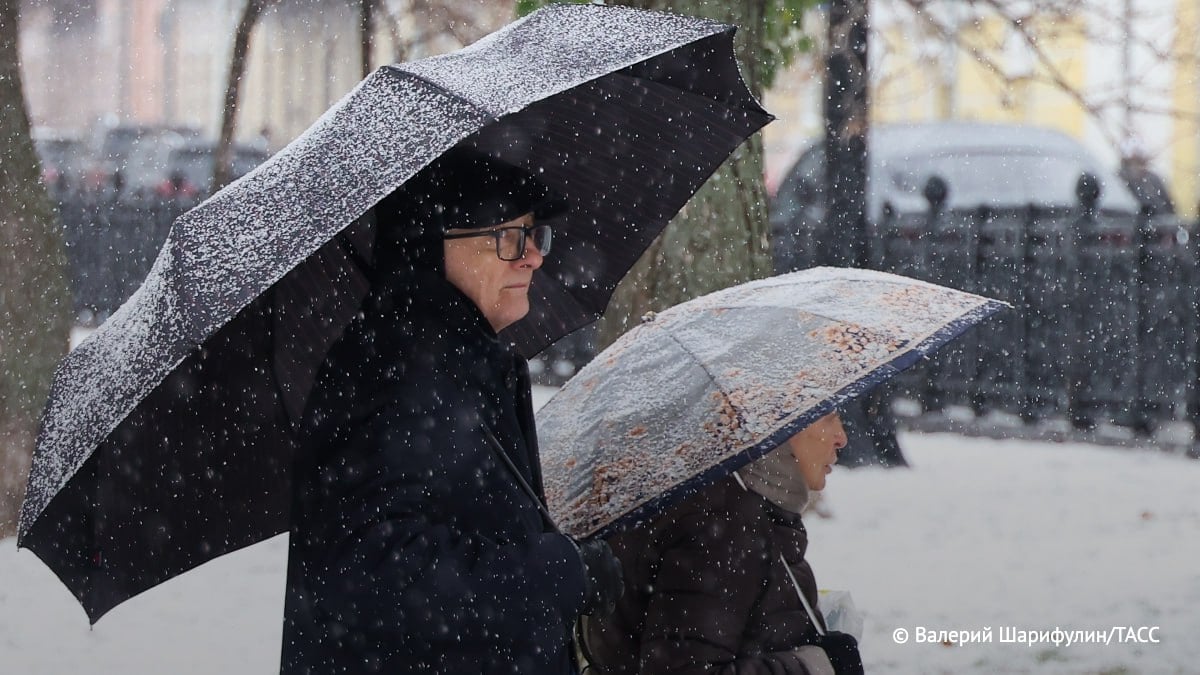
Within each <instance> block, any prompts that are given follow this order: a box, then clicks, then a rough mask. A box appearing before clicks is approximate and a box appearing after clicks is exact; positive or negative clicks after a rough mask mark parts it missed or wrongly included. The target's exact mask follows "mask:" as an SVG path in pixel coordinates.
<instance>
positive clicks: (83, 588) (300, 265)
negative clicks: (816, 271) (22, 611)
mask: <svg viewBox="0 0 1200 675" xmlns="http://www.w3.org/2000/svg"><path fill="white" fill-rule="evenodd" d="M733 31H734V27H732V26H728V25H724V24H719V23H716V22H712V21H707V20H701V19H693V18H689V17H683V16H677V15H669V14H662V13H655V12H645V11H640V10H634V9H630V8H624V7H604V6H595V5H561V6H553V7H549V8H546V9H544V10H541V11H539V12H536V13H534V14H531V15H529V16H528V17H525V18H524V19H522V20H520V21H518V22H516V23H514V24H511V25H510V26H508V27H506V28H504V29H502V30H500V31H498V32H496V33H494V34H492V35H490V36H488V37H486V38H484V39H482V40H480V41H479V42H478V43H476V44H474V45H472V46H471V47H468V48H466V49H463V50H461V51H458V52H455V53H452V54H448V55H444V56H438V57H433V58H429V59H424V60H421V61H416V62H412V63H405V64H398V65H393V66H387V67H383V68H380V69H379V70H377V71H375V72H374V73H373V74H371V75H370V76H368V77H367V78H366V79H365V80H363V81H362V82H361V83H360V84H359V85H358V87H357V88H355V90H354V91H352V92H351V93H350V94H348V95H347V96H346V97H345V98H343V99H342V100H341V101H340V102H339V103H337V104H336V105H335V106H333V107H332V108H331V109H330V110H329V111H328V112H326V114H325V115H324V116H322V118H321V119H320V120H318V121H317V122H316V123H315V124H314V125H313V127H312V128H310V129H309V130H308V131H307V132H306V133H305V134H304V135H302V136H301V137H300V138H298V139H297V140H295V141H294V142H292V143H291V144H290V145H288V146H287V147H286V148H284V149H283V150H282V151H281V152H280V153H279V154H277V155H276V156H274V157H272V158H271V159H270V160H268V161H267V162H266V163H264V164H263V165H261V166H260V167H258V168H257V169H256V170H255V171H253V172H251V173H250V174H248V175H247V176H245V177H243V178H242V179H240V180H238V181H237V182H235V183H233V184H231V185H230V186H228V187H227V188H225V189H224V190H222V191H221V192H219V193H217V194H216V195H214V196H213V197H212V198H211V199H209V200H208V201H206V202H205V203H203V204H201V205H200V206H198V207H197V208H195V209H194V210H192V211H190V212H188V213H186V214H184V215H183V216H181V217H180V218H179V219H178V220H177V221H176V222H175V223H174V225H173V227H172V229H171V232H170V234H169V236H168V238H167V241H166V243H165V244H164V245H163V248H162V251H161V252H160V254H159V256H158V258H157V260H156V261H155V264H154V266H153V269H152V270H151V272H150V274H149V276H148V277H147V279H146V280H145V282H144V283H143V285H142V286H141V288H139V289H138V291H137V292H136V293H135V294H134V295H133V297H131V298H130V299H129V301H127V302H126V303H125V305H124V306H122V307H121V309H120V310H119V311H118V312H117V313H116V314H114V315H113V317H112V318H111V319H109V321H108V322H106V323H105V324H104V325H103V326H101V328H100V329H99V330H98V331H97V332H96V333H95V334H94V335H93V336H92V337H91V338H90V339H88V340H87V341H85V342H84V343H83V344H82V345H80V346H79V347H78V348H77V349H76V350H75V351H74V352H72V353H71V354H70V355H69V356H68V357H67V358H66V359H65V361H64V362H63V364H62V365H61V367H60V369H59V371H58V373H57V374H56V377H55V381H54V383H53V386H52V390H51V395H50V400H49V403H48V404H47V407H46V410H45V413H44V415H43V423H42V429H41V433H40V435H39V438H38V442H37V449H36V454H35V457H34V464H33V469H32V472H31V475H30V481H29V490H28V493H27V496H26V500H25V503H24V504H23V506H22V511H21V523H20V535H19V537H20V538H19V543H20V545H21V546H25V547H28V548H30V549H32V550H33V551H34V552H35V553H36V554H37V555H38V556H39V557H41V558H42V559H43V560H44V561H45V562H46V563H47V564H48V565H49V566H50V567H51V568H52V569H54V571H55V572H56V573H57V574H58V575H59V577H60V578H61V579H62V580H63V582H64V583H65V584H66V585H67V586H68V587H69V588H70V589H71V591H72V592H73V593H74V594H75V595H76V597H78V598H79V600H80V602H81V603H82V604H83V606H84V608H85V609H86V610H87V612H88V615H89V617H90V618H91V619H92V620H93V621H94V620H95V619H97V618H98V617H99V616H100V615H102V614H103V613H104V612H106V611H107V610H108V609H110V608H112V607H113V606H115V605H116V604H118V603H120V602H121V601H123V600H124V599H126V598H128V597H130V596H132V595H135V594H137V593H139V592H141V591H143V590H145V589H147V588H149V587H151V586H154V585H155V584H157V583H160V582H162V581H164V580H166V579H168V578H170V577H172V576H174V575H176V574H179V573H181V572H183V571H185V570H187V569H190V568H192V567H194V566H196V565H199V564H201V563H203V562H205V561H206V560H209V559H211V558H213V557H216V556H218V555H221V554H222V553H225V552H228V551H232V550H235V549H237V548H240V547H242V546H246V545H248V544H251V543H254V542H256V541H259V540H261V539H263V538H265V537H268V536H271V535H273V534H276V533H278V532H281V531H284V530H286V529H287V526H288V514H287V508H288V507H287V504H288V498H289V493H290V483H289V469H290V465H291V458H292V454H293V445H294V443H295V438H294V432H293V429H294V425H295V423H296V420H297V418H298V417H299V415H300V413H301V412H302V410H303V407H304V402H305V399H306V397H307V395H308V390H309V388H310V387H311V383H312V378H313V376H314V374H315V371H316V368H317V367H318V366H319V364H320V362H321V361H322V359H323V358H324V355H325V354H326V353H327V350H328V348H329V346H330V344H331V343H332V342H333V341H334V340H335V339H336V338H337V337H338V335H340V333H341V331H342V329H343V328H344V326H345V325H346V323H347V322H348V321H349V320H350V318H351V317H352V316H353V315H354V314H355V312H356V311H357V309H358V306H359V303H361V301H362V298H363V297H364V296H365V294H366V292H367V291H368V289H369V284H370V278H371V275H370V269H369V268H370V265H371V262H370V261H371V253H372V246H373V243H374V238H375V232H374V218H373V214H372V212H371V208H372V207H373V206H374V205H375V204H377V203H378V202H379V201H380V200H381V199H382V198H383V197H385V196H387V195H388V194H390V193H391V192H393V191H394V190H395V189H396V188H397V187H399V186H400V185H401V184H403V183H404V182H405V181H406V180H408V179H409V178H410V177H411V176H413V175H414V174H415V173H416V172H418V171H419V170H421V169H422V168H423V167H425V166H427V165H428V164H429V163H430V162H432V161H433V160H435V159H436V158H437V157H439V156H440V155H441V154H442V153H444V152H445V151H446V150H448V149H450V148H452V147H455V146H470V147H472V148H475V149H477V150H480V151H483V152H486V153H488V154H491V155H493V156H496V157H498V158H500V159H502V160H504V161H505V162H508V163H511V164H514V165H517V166H520V167H522V168H524V169H526V170H529V171H531V172H532V173H534V174H535V175H537V176H538V177H539V179H540V180H542V181H544V182H545V183H546V184H547V185H548V186H550V187H551V188H552V189H553V190H554V191H556V192H557V193H559V194H561V195H563V196H565V197H566V199H567V200H568V202H569V203H570V208H569V209H568V210H567V211H566V212H565V213H563V214H562V215H559V216H557V217H556V218H555V219H554V220H552V221H551V224H552V225H553V226H554V228H555V235H554V241H555V243H554V251H553V254H552V255H551V256H550V257H549V258H548V259H547V261H546V263H545V265H544V266H543V267H542V268H541V269H540V270H538V272H537V274H536V275H535V277H534V282H533V287H532V290H531V293H530V299H531V305H532V309H531V312H530V314H529V316H528V317H526V319H524V320H523V321H521V322H519V323H518V324H515V325H514V326H512V327H511V328H510V329H509V330H508V331H506V336H507V337H508V338H509V339H511V340H512V341H513V342H514V343H515V344H516V345H517V347H518V349H520V350H521V351H522V353H524V354H526V355H532V354H534V353H536V352H538V351H540V350H541V349H542V348H544V347H545V346H546V345H547V344H549V343H550V342H553V341H554V340H556V339H557V338H559V337H561V336H562V335H564V334H566V333H568V332H570V331H571V330H573V329H575V328H578V327H580V326H582V325H584V324H586V323H588V322H590V321H592V320H594V319H595V318H596V317H598V316H599V314H600V312H602V311H603V309H604V307H605V305H606V304H607V302H608V299H609V297H610V296H611V294H612V292H613V289H614V288H615V286H616V283H617V281H619V279H620V278H621V277H622V276H623V275H624V274H625V272H626V271H628V269H629V268H630V267H631V266H632V264H633V263H634V262H635V261H636V260H637V258H638V257H639V256H640V255H641V253H642V252H643V250H644V249H645V247H646V246H648V245H649V243H650V242H651V241H652V240H653V238H654V237H655V236H657V234H658V233H659V232H660V231H661V229H662V228H663V227H664V226H665V224H666V223H667V221H668V220H669V219H670V218H671V217H672V216H673V215H674V214H675V213H677V212H678V210H679V209H680V208H681V207H682V206H683V204H684V203H685V202H686V201H687V200H688V199H689V198H690V197H691V195H692V194H693V193H694V191H695V190H696V189H697V188H698V187H699V186H700V184H701V183H703V181H704V180H705V179H706V178H707V177H708V176H709V175H710V174H711V172H712V171H714V170H715V169H716V167H717V166H718V165H720V163H721V162H723V161H724V160H725V159H726V158H727V157H728V155H729V153H730V152H732V151H733V149H734V148H735V147H737V145H738V144H740V143H741V142H742V141H743V140H744V139H745V138H746V137H747V136H749V135H750V134H752V133H753V132H754V131H756V130H757V129H759V128H760V127H761V126H763V125H764V124H766V123H767V122H768V121H769V120H770V116H769V115H767V114H766V113H765V112H764V111H763V110H762V108H761V107H760V106H759V104H758V103H757V102H756V101H755V100H754V98H753V96H752V95H751V94H750V92H749V91H748V90H747V89H746V86H745V84H744V83H743V82H742V80H741V77H740V75H739V73H738V70H737V65H736V62H735V61H734V58H733V50H732V36H733Z"/></svg>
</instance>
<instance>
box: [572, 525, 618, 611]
mask: <svg viewBox="0 0 1200 675" xmlns="http://www.w3.org/2000/svg"><path fill="white" fill-rule="evenodd" d="M575 544H576V545H577V546H578V547H579V556H580V557H581V558H583V567H584V571H585V572H586V573H585V575H584V579H585V584H586V585H585V587H584V590H583V613H584V614H587V615H589V616H592V615H598V616H605V615H607V614H611V613H612V611H613V609H615V608H616V606H617V600H618V599H620V597H621V594H622V593H624V592H625V581H624V578H623V575H622V574H621V561H620V560H617V556H615V555H613V552H612V549H611V548H609V546H608V542H606V541H604V540H603V539H593V540H591V541H584V542H578V541H577V542H575Z"/></svg>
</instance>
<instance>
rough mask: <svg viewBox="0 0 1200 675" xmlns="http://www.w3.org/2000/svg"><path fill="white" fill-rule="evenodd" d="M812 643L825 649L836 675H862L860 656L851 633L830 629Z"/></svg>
mask: <svg viewBox="0 0 1200 675" xmlns="http://www.w3.org/2000/svg"><path fill="white" fill-rule="evenodd" d="M813 644H815V645H816V646H818V647H820V648H821V649H824V650H825V653H826V654H827V655H828V656H829V662H830V663H832V664H833V671H834V672H835V673H837V675H863V664H862V656H861V655H859V653H858V640H855V639H854V636H853V635H851V634H849V633H842V632H839V631H836V630H831V631H828V632H826V633H825V634H824V635H822V636H821V637H819V638H817V640H816V642H814V643H813Z"/></svg>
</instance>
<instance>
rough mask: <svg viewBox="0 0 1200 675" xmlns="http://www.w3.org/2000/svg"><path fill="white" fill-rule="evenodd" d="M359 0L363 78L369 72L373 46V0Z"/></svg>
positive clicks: (360, 50) (360, 55) (360, 57)
mask: <svg viewBox="0 0 1200 675" xmlns="http://www.w3.org/2000/svg"><path fill="white" fill-rule="evenodd" d="M359 1H360V3H361V4H360V5H359V7H358V9H359V15H358V22H359V28H360V31H361V32H360V34H359V52H360V53H359V59H360V63H361V64H362V76H363V77H364V78H365V77H366V76H368V75H370V74H371V70H372V67H371V52H372V51H374V48H375V0H359Z"/></svg>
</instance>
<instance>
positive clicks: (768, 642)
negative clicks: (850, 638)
mask: <svg viewBox="0 0 1200 675" xmlns="http://www.w3.org/2000/svg"><path fill="white" fill-rule="evenodd" d="M609 543H610V544H611V545H612V547H613V551H614V552H615V553H616V554H617V557H618V558H619V559H620V560H621V564H622V566H623V568H624V570H625V581H626V586H625V595H624V596H623V597H622V598H621V600H620V601H619V602H618V603H617V611H616V612H615V613H614V614H612V615H611V616H609V617H607V618H606V619H604V620H603V621H594V620H593V621H591V622H590V623H589V625H588V631H587V638H588V639H587V644H588V646H589V648H590V650H591V656H592V657H593V660H594V662H596V663H598V664H599V665H601V666H602V667H603V668H604V670H603V671H602V672H604V673H605V674H606V675H607V674H610V673H621V674H633V673H641V674H642V675H656V674H658V673H668V672H669V673H678V674H685V673H722V674H728V675H733V674H734V673H737V674H741V675H748V674H759V673H762V674H764V675H765V674H768V673H770V674H771V675H782V674H785V673H792V674H807V673H808V672H809V671H808V670H807V669H806V667H805V665H804V662H802V660H801V659H800V658H799V657H798V656H797V654H796V653H795V651H794V650H795V648H796V647H798V646H800V645H805V644H810V643H812V642H813V641H814V640H815V638H816V629H815V628H814V627H813V625H812V622H811V620H810V619H809V617H808V615H807V613H806V612H805V610H804V607H803V605H802V604H801V603H800V599H799V598H798V597H797V595H796V590H795V587H794V586H793V585H792V582H791V581H790V580H789V579H788V576H787V572H786V571H785V569H784V567H783V563H782V562H781V561H780V558H779V556H780V554H781V553H782V554H783V555H784V556H785V558H786V559H787V561H788V565H789V566H790V567H791V570H792V572H793V574H795V576H796V579H797V581H798V582H799V584H800V586H801V587H802V588H803V589H804V592H805V596H806V597H807V598H808V600H809V602H810V604H811V605H812V606H813V607H814V608H815V607H816V606H817V587H816V581H815V580H814V578H813V574H812V570H811V569H810V568H809V565H808V563H807V562H805V560H804V552H805V549H806V548H807V546H808V537H807V534H806V533H805V530H804V525H803V523H802V522H801V520H800V516H799V515H797V514H795V513H791V512H788V511H784V510H783V509H780V508H779V507H777V506H775V505H774V504H771V503H770V502H769V501H768V500H767V499H765V498H763V497H762V496H760V495H758V494H756V493H754V492H751V491H748V490H746V489H745V488H743V487H742V486H741V485H739V484H738V483H737V481H736V480H735V479H733V478H728V479H725V480H723V481H721V482H718V483H716V484H714V485H712V486H709V487H708V488H706V489H704V490H702V491H700V492H699V493H697V494H696V495H694V496H692V497H690V498H688V499H687V500H685V501H683V502H681V503H680V504H678V505H676V506H674V507H673V508H671V509H668V510H667V511H665V512H664V513H663V514H661V515H660V516H658V517H657V518H656V519H654V520H653V521H651V522H650V523H648V524H645V525H643V526H640V527H637V528H634V529H632V530H629V531H626V532H623V533H620V534H618V535H615V536H614V537H612V538H611V539H610V540H609Z"/></svg>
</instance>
